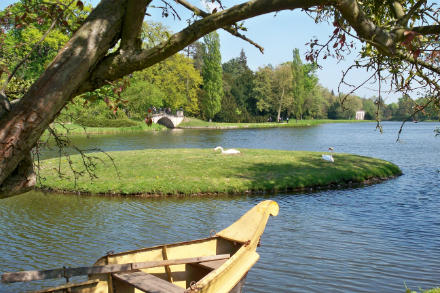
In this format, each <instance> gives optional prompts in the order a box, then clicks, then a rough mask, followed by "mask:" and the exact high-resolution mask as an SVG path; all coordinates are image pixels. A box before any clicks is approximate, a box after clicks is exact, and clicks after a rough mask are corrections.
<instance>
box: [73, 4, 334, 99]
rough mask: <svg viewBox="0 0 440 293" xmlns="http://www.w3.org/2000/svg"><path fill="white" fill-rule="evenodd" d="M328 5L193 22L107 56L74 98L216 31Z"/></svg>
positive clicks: (272, 7)
mask: <svg viewBox="0 0 440 293" xmlns="http://www.w3.org/2000/svg"><path fill="white" fill-rule="evenodd" d="M329 1H330V0H310V1H301V0H284V1H277V0H251V1H249V2H246V3H243V4H240V5H236V6H233V7H231V8H229V9H227V10H224V11H221V12H217V13H215V14H212V15H209V16H208V17H206V18H203V19H201V20H198V21H196V22H194V23H193V24H191V25H190V26H188V27H186V28H185V29H183V30H182V31H180V32H178V33H176V34H174V35H172V36H171V37H170V38H169V39H168V40H166V41H163V42H161V43H160V44H158V45H157V46H155V47H153V48H148V49H145V50H142V51H140V50H139V51H136V52H134V53H133V54H125V53H124V52H123V51H121V50H120V51H117V52H115V53H113V54H110V55H108V56H106V57H105V58H104V59H103V60H102V61H101V62H100V63H99V64H98V66H97V67H96V69H95V70H94V71H93V72H92V73H91V78H90V80H88V81H86V82H84V83H83V84H82V85H81V86H80V87H79V88H78V90H77V91H76V92H75V93H74V95H79V94H82V93H84V92H88V91H92V90H94V89H96V88H99V87H100V85H101V84H102V83H103V81H105V80H109V81H112V80H115V79H117V78H121V77H123V76H125V75H127V74H129V73H131V72H133V71H139V70H142V69H145V68H147V67H150V66H152V65H154V64H156V63H158V62H160V61H162V60H165V59H166V58H168V57H170V56H172V55H173V54H175V53H177V52H179V51H181V50H182V49H184V48H185V47H186V46H188V45H189V44H191V43H193V42H195V41H196V40H198V39H199V38H201V37H202V36H204V35H206V34H208V33H210V32H212V31H214V30H216V29H218V28H222V27H225V26H228V25H232V24H235V23H236V22H238V21H242V20H245V19H248V18H252V17H255V16H258V15H262V14H267V13H271V12H276V11H281V10H293V9H298V8H306V7H313V6H318V5H325V4H327V5H328V2H329Z"/></svg>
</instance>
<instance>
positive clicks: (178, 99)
mask: <svg viewBox="0 0 440 293" xmlns="http://www.w3.org/2000/svg"><path fill="white" fill-rule="evenodd" d="M90 11H91V6H85V7H83V9H82V10H80V9H78V8H77V9H76V10H74V12H75V13H77V17H81V18H85V17H86V16H87V15H88V13H90ZM70 22H71V23H72V24H71V25H74V23H73V20H70ZM47 26H48V24H47V23H41V24H40V23H39V22H37V23H35V24H34V25H33V26H31V27H30V28H29V29H27V30H23V29H12V30H10V31H9V33H8V34H6V41H5V43H6V44H7V45H8V46H9V48H10V49H11V50H9V51H7V50H4V51H3V52H2V54H3V55H2V58H3V63H2V64H7V63H8V62H9V63H10V64H12V65H15V64H16V63H18V60H20V59H22V58H23V57H24V56H25V55H26V53H27V52H28V51H29V50H30V47H32V46H34V45H35V43H36V40H37V39H38V37H41V34H42V33H41V31H42V30H44V28H47ZM70 34H71V32H70V31H69V30H66V29H65V28H64V27H59V28H57V29H55V30H53V31H52V32H51V33H50V34H49V35H48V36H47V37H46V38H45V39H44V42H42V43H41V44H39V45H38V49H37V50H34V51H32V54H31V55H30V56H29V57H28V58H27V59H26V60H25V66H21V67H20V68H19V71H18V73H17V74H16V75H15V76H14V78H13V79H12V80H11V81H10V83H9V87H7V89H6V94H7V96H8V97H9V98H10V99H19V98H20V97H21V95H23V93H24V92H26V90H27V88H28V87H29V85H30V84H32V82H34V81H35V79H36V77H38V76H39V75H40V74H41V73H42V72H43V70H44V68H45V67H46V66H47V65H48V64H49V62H50V61H51V59H52V58H53V57H54V55H55V54H56V53H57V52H58V51H59V49H60V48H61V47H62V45H63V44H64V43H65V42H66V41H67V40H68V38H69V36H70ZM170 34H172V32H171V30H170V28H169V27H167V26H165V25H163V24H162V23H160V22H153V21H145V22H143V24H142V29H141V40H142V48H145V49H148V48H153V47H155V46H157V45H158V44H159V43H161V42H162V41H163V40H165V39H167V38H168V37H169V36H170ZM30 36H32V37H30ZM27 38H28V39H30V40H31V41H30V42H26V41H25V39H27ZM118 47H119V44H117V45H116V46H115V47H114V48H112V49H111V51H110V52H112V51H116V50H117V49H118ZM292 53H293V54H292V60H290V61H286V62H284V63H281V64H278V65H276V66H273V65H271V64H268V65H264V66H261V67H259V68H258V69H257V70H256V71H253V70H251V69H250V68H249V66H248V65H247V57H246V53H245V52H244V50H243V49H242V50H241V52H240V54H239V56H238V57H236V58H232V59H231V60H229V61H227V62H225V63H223V64H221V55H220V40H219V36H218V34H217V33H216V32H212V33H210V34H207V35H205V36H204V37H203V39H202V41H197V42H194V43H192V44H191V45H189V46H187V47H186V48H185V49H183V50H182V51H181V52H179V53H177V54H175V55H173V56H171V57H169V58H168V59H166V60H164V61H162V62H159V63H157V64H154V65H153V66H151V67H148V68H146V69H144V70H141V71H136V72H133V73H132V74H130V75H129V76H127V77H126V78H125V79H123V82H119V83H116V84H109V85H104V86H103V87H101V88H100V89H98V90H95V91H92V92H86V93H84V94H83V95H81V96H78V97H76V98H75V99H74V100H73V101H72V103H71V105H70V106H68V107H66V108H65V109H64V110H63V111H62V114H61V115H60V116H59V120H61V121H69V122H72V121H76V122H78V123H79V124H84V125H85V126H91V125H93V121H92V122H91V120H90V119H91V118H97V119H98V120H95V122H94V123H95V124H97V125H99V126H101V125H102V124H105V123H104V122H103V121H102V119H110V120H121V121H122V122H120V125H121V126H128V125H129V123H128V122H127V121H126V120H127V119H126V118H127V117H130V118H139V119H141V118H143V117H145V116H146V115H147V113H148V111H149V110H151V109H153V107H154V108H156V109H160V108H167V109H168V108H170V109H173V110H176V109H180V108H182V109H184V111H185V115H187V116H192V117H197V118H200V119H204V120H210V119H212V120H213V121H216V122H233V123H235V122H244V123H246V122H266V121H269V120H271V121H279V119H280V118H281V117H282V118H284V119H285V118H287V117H289V118H290V119H299V120H302V119H354V117H355V112H356V111H358V110H364V111H365V119H366V120H376V118H378V119H380V120H405V119H408V118H409V117H410V116H411V115H412V114H413V113H414V108H415V107H417V105H423V104H424V103H426V102H427V98H420V99H417V100H415V101H414V100H412V99H410V98H405V97H402V98H400V99H399V100H398V103H392V104H389V105H384V104H382V105H379V107H378V103H379V98H378V97H376V96H373V97H370V98H365V97H364V98H361V97H359V96H356V95H348V96H346V95H345V94H344V93H339V94H335V93H334V91H333V90H329V89H327V88H325V87H323V86H322V85H321V84H320V83H319V79H318V77H317V76H316V71H317V70H318V67H317V65H316V63H315V62H309V63H306V64H304V63H303V62H302V61H301V55H300V52H299V50H298V49H294V50H293V52H292ZM13 54H15V58H16V59H15V60H14V59H12V56H13ZM8 58H9V59H8ZM1 73H2V75H1V78H2V82H4V80H5V79H6V78H7V75H6V71H5V70H2V71H1ZM341 101H343V103H342V105H341ZM86 117H87V119H86ZM99 119H101V120H99ZM414 119H417V120H426V119H431V120H433V119H438V114H437V111H436V109H435V107H433V106H428V107H426V108H424V109H423V111H420V112H419V113H417V114H416V115H415V117H414ZM90 123H91V124H90ZM112 125H114V124H112Z"/></svg>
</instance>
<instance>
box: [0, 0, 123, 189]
mask: <svg viewBox="0 0 440 293" xmlns="http://www.w3.org/2000/svg"><path fill="white" fill-rule="evenodd" d="M125 6H126V0H105V1H102V2H101V3H100V4H99V5H98V6H97V7H96V8H95V9H94V10H93V11H92V12H91V14H90V16H89V17H88V19H87V20H86V22H85V23H84V24H83V25H82V26H81V28H80V29H79V30H78V31H77V32H76V33H75V35H74V36H73V37H72V38H71V39H70V40H69V42H67V44H66V45H65V46H64V47H63V49H62V50H61V51H60V53H59V54H58V55H57V57H56V58H55V59H54V61H53V62H52V63H51V64H50V65H49V67H48V68H47V69H46V70H45V72H44V73H43V75H42V76H41V77H40V78H39V79H38V80H37V81H36V82H35V83H34V84H33V85H32V86H31V87H30V89H29V90H28V92H27V93H26V94H25V95H24V97H23V98H22V99H21V100H20V101H19V102H18V104H17V105H16V106H15V107H14V108H13V109H11V110H10V111H9V112H7V113H6V114H5V115H4V116H3V117H1V120H0V186H7V185H8V184H9V183H8V182H5V180H6V179H7V178H10V177H9V176H10V175H11V173H12V172H13V171H14V170H15V169H16V168H17V166H18V165H19V163H20V162H21V161H22V160H23V159H25V157H26V156H28V154H29V151H30V150H31V149H32V147H34V146H35V144H36V142H37V141H38V139H39V138H40V136H41V135H42V134H43V133H44V131H45V130H46V129H47V127H48V126H49V124H50V123H51V122H52V121H53V120H54V118H55V117H56V115H57V114H58V113H59V112H60V111H61V109H62V108H63V107H64V106H65V105H66V103H67V102H68V101H69V100H70V99H72V98H73V93H74V92H75V91H76V90H77V88H78V86H79V85H80V84H82V83H83V82H84V81H85V80H87V79H88V78H89V75H90V73H89V72H90V69H91V68H93V67H94V66H95V65H96V64H97V63H98V62H99V60H100V59H102V58H103V57H104V56H105V54H106V53H107V51H108V49H109V48H111V47H112V46H113V45H114V44H115V43H116V41H117V40H118V39H119V35H120V32H121V27H122V20H123V16H124V13H125ZM5 184H6V185H5Z"/></svg>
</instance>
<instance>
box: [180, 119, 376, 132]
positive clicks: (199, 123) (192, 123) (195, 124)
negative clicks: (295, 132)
mask: <svg viewBox="0 0 440 293" xmlns="http://www.w3.org/2000/svg"><path fill="white" fill-rule="evenodd" d="M358 122H373V121H369V120H331V119H321V120H318V119H312V120H298V122H296V120H290V121H289V123H287V122H286V121H284V123H277V122H265V123H223V122H207V121H203V120H200V119H197V118H190V117H185V119H183V121H182V123H180V124H179V126H178V128H217V129H218V128H264V127H296V126H310V125H318V124H324V123H358Z"/></svg>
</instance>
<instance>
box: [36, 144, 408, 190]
mask: <svg viewBox="0 0 440 293" xmlns="http://www.w3.org/2000/svg"><path fill="white" fill-rule="evenodd" d="M239 150H240V151H241V152H242V154H239V155H222V154H221V153H220V152H219V151H217V152H216V153H214V152H213V149H153V150H152V149H150V150H141V151H125V152H111V153H109V154H110V155H111V156H112V157H113V158H114V160H115V164H116V166H117V169H118V171H119V174H120V178H118V175H117V173H116V170H115V168H114V167H112V163H111V161H110V160H109V159H108V158H106V157H105V155H103V154H96V156H98V157H100V158H102V159H103V161H104V162H105V164H103V163H100V164H98V166H97V169H96V175H97V176H98V177H99V178H98V179H95V180H91V179H90V178H89V177H88V176H83V177H82V178H80V179H79V180H78V181H77V185H76V186H75V183H74V180H73V174H72V172H71V171H69V169H68V168H67V160H66V159H65V158H63V159H61V171H62V172H63V173H64V174H65V175H66V176H68V177H70V180H65V179H61V178H59V176H58V173H57V172H56V171H55V170H54V169H55V168H58V163H59V160H58V159H49V160H45V161H43V162H42V164H41V176H42V177H44V178H45V179H46V180H45V181H43V185H44V186H41V185H39V186H38V187H40V188H42V187H44V188H47V189H51V190H58V191H69V192H85V193H92V194H158V195H177V194H182V195H190V194H209V193H226V194H228V193H229V194H231V193H244V192H249V191H281V190H292V189H299V188H307V187H316V186H324V187H326V186H329V185H330V184H344V183H349V182H363V181H365V180H367V179H369V178H373V177H387V176H391V175H394V174H400V169H399V168H398V167H397V166H395V165H394V164H391V163H389V162H386V161H383V160H379V159H375V158H369V157H362V156H356V155H349V154H339V153H336V154H334V155H333V156H334V158H335V162H334V163H331V162H328V161H324V160H322V159H321V153H316V152H302V151H274V150H259V149H239ZM94 155H95V154H94ZM72 158H73V159H72V161H73V164H74V165H75V166H77V168H78V169H81V168H83V167H82V161H81V160H80V157H79V156H74V157H72Z"/></svg>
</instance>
